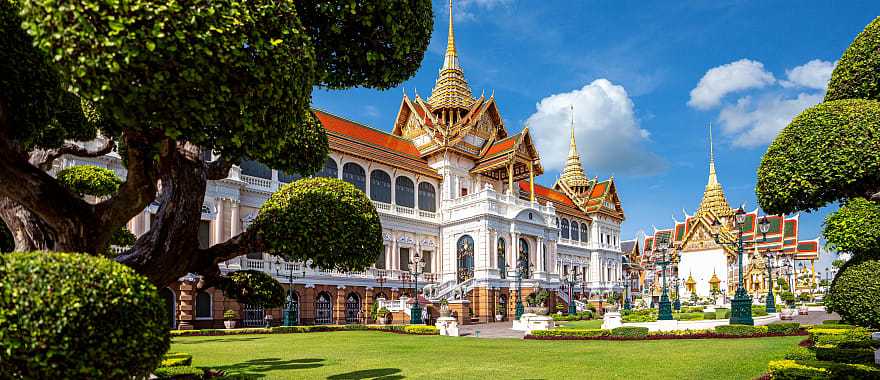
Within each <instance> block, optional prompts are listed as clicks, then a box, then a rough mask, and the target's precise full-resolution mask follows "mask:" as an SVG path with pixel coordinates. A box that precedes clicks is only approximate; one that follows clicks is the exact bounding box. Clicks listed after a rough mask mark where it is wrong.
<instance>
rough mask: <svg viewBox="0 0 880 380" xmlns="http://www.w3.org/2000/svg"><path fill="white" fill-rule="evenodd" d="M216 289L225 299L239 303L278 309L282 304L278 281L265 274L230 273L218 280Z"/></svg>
mask: <svg viewBox="0 0 880 380" xmlns="http://www.w3.org/2000/svg"><path fill="white" fill-rule="evenodd" d="M217 288H218V289H220V290H222V291H223V294H224V295H226V297H229V298H232V299H235V300H238V302H239V303H244V304H248V305H255V306H262V307H264V308H273V307H279V306H281V305H283V304H284V288H282V287H281V283H279V282H278V280H276V279H275V278H273V277H272V276H270V275H269V274H267V273H265V272H260V271H256V270H241V271H236V272H232V273H230V274H228V275H227V276H226V277H222V278H221V279H220V281H219V282H218V283H217ZM224 316H225V314H224Z"/></svg>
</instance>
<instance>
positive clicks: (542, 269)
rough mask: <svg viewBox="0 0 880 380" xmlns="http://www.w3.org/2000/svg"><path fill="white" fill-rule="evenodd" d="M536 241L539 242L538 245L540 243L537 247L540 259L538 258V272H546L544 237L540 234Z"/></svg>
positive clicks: (537, 254) (536, 250)
mask: <svg viewBox="0 0 880 380" xmlns="http://www.w3.org/2000/svg"><path fill="white" fill-rule="evenodd" d="M535 241H536V242H537V245H538V246H537V249H535V252H536V256H538V257H537V259H538V260H536V261H537V266H538V272H546V271H547V267H546V263H545V262H544V238H542V237H540V236H538V237H536V238H535Z"/></svg>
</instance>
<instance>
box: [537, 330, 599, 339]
mask: <svg viewBox="0 0 880 380" xmlns="http://www.w3.org/2000/svg"><path fill="white" fill-rule="evenodd" d="M609 334H611V332H609V331H608V330H603V329H563V328H558V329H552V330H538V331H532V332H531V333H530V335H532V336H537V337H547V336H558V337H597V336H608V335H609Z"/></svg>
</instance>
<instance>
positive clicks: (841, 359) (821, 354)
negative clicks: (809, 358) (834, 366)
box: [816, 346, 874, 364]
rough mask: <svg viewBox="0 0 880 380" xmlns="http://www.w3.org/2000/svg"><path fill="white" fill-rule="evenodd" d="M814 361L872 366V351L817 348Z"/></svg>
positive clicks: (867, 349)
mask: <svg viewBox="0 0 880 380" xmlns="http://www.w3.org/2000/svg"><path fill="white" fill-rule="evenodd" d="M816 359H818V360H826V361H832V362H837V363H849V364H874V349H873V348H838V347H824V346H817V347H816Z"/></svg>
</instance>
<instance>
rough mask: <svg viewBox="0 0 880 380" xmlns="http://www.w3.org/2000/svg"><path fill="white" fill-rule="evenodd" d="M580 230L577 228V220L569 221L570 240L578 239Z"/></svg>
mask: <svg viewBox="0 0 880 380" xmlns="http://www.w3.org/2000/svg"><path fill="white" fill-rule="evenodd" d="M580 238H581V232H580V230H578V222H577V220H572V221H571V240H580Z"/></svg>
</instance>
